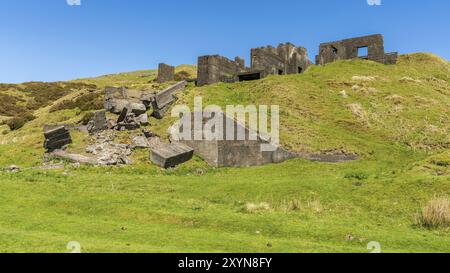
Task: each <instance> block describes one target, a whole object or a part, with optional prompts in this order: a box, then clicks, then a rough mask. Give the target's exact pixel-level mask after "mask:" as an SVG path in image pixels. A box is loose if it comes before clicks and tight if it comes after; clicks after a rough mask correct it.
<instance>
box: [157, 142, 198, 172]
mask: <svg viewBox="0 0 450 273" xmlns="http://www.w3.org/2000/svg"><path fill="white" fill-rule="evenodd" d="M193 155H194V149H192V148H191V147H189V146H187V145H184V144H182V143H171V144H161V145H159V146H158V147H154V148H152V150H151V154H150V160H151V161H152V162H153V163H155V164H156V165H158V166H160V167H162V168H165V169H167V168H171V167H175V166H177V165H179V164H182V163H184V162H186V161H189V160H191V159H192V156H193Z"/></svg>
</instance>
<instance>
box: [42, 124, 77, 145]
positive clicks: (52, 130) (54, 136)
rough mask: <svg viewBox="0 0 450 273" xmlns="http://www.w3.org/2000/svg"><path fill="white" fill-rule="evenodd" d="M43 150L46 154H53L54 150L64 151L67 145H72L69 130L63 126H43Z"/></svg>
mask: <svg viewBox="0 0 450 273" xmlns="http://www.w3.org/2000/svg"><path fill="white" fill-rule="evenodd" d="M44 137H45V141H44V148H45V149H46V150H47V151H48V152H53V151H55V150H60V149H64V148H65V147H66V146H67V145H69V144H70V143H72V138H71V136H70V132H69V129H68V128H66V127H65V126H64V125H59V126H52V125H45V126H44Z"/></svg>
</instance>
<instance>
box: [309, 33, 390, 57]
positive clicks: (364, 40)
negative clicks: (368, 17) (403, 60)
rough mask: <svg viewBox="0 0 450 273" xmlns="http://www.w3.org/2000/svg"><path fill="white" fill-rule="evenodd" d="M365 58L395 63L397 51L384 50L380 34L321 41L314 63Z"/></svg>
mask: <svg viewBox="0 0 450 273" xmlns="http://www.w3.org/2000/svg"><path fill="white" fill-rule="evenodd" d="M356 58H361V59H366V60H371V61H375V62H379V63H383V64H396V63H397V59H398V53H397V52H394V53H387V54H386V53H385V52H384V38H383V35H381V34H375V35H370V36H364V37H358V38H351V39H346V40H342V41H336V42H329V43H323V44H321V45H320V48H319V55H317V56H316V64H320V65H324V64H327V63H331V62H334V61H337V60H348V59H356Z"/></svg>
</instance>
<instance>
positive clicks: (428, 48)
mask: <svg viewBox="0 0 450 273" xmlns="http://www.w3.org/2000/svg"><path fill="white" fill-rule="evenodd" d="M381 2H382V5H381V6H369V5H368V4H367V0H285V1H283V0H278V1H274V0H272V1H268V0H226V1H215V0H191V1H187V0H185V1H180V0H172V1H167V0H166V1H149V0H81V6H69V5H68V4H67V2H66V0H1V1H0V33H1V38H0V82H10V83H12V82H24V81H32V80H39V81H57V80H69V79H74V78H80V77H90V76H97V75H103V74H109V73H116V72H126V71H132V70H138V69H150V68H155V67H157V64H158V63H159V62H166V63H169V64H174V65H177V64H183V63H189V64H195V63H196V61H197V57H198V56H199V55H205V54H221V55H224V56H227V57H230V58H234V56H237V55H239V56H242V57H244V58H245V59H246V60H248V58H249V54H250V48H252V47H257V46H263V45H277V44H278V43H280V42H287V41H289V42H292V43H294V44H296V45H302V46H304V47H306V48H307V49H308V52H309V57H310V59H311V60H314V55H315V54H316V53H317V50H318V47H319V44H320V43H321V42H328V41H333V40H340V39H344V38H350V37H354V36H362V35H367V34H375V33H382V34H384V36H385V43H386V50H387V51H399V52H400V53H410V52H418V51H424V52H433V53H435V54H438V55H440V56H442V57H445V58H446V59H450V16H449V14H448V12H449V11H450V1H448V0H428V1H425V0H420V1H419V0H381Z"/></svg>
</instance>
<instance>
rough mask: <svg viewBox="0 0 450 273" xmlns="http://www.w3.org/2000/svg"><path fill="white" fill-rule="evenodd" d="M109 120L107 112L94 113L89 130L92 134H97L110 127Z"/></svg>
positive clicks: (88, 126)
mask: <svg viewBox="0 0 450 273" xmlns="http://www.w3.org/2000/svg"><path fill="white" fill-rule="evenodd" d="M108 127H109V126H108V121H107V119H106V112H105V111H99V112H96V113H94V116H93V117H92V119H91V120H90V121H89V123H88V125H87V130H88V132H89V133H90V134H95V133H98V132H101V131H103V130H106V129H108Z"/></svg>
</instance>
